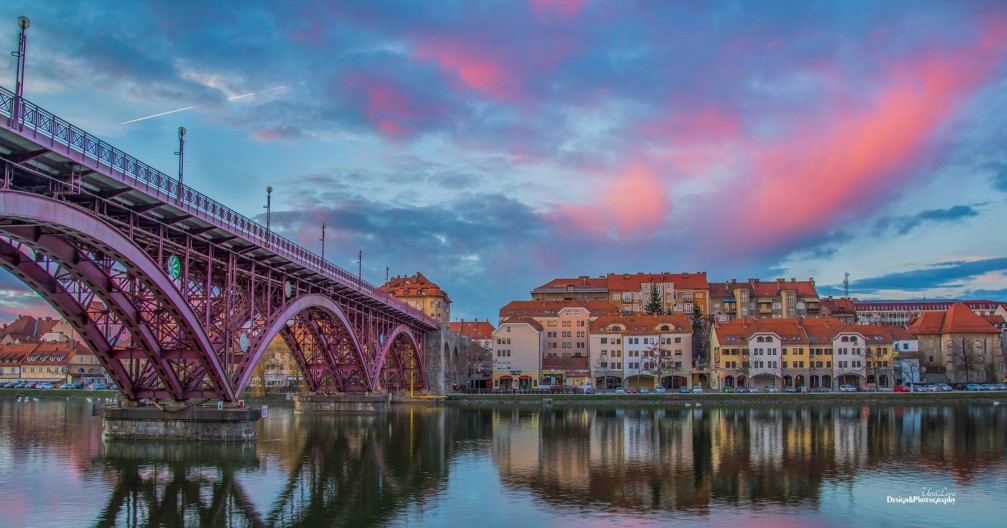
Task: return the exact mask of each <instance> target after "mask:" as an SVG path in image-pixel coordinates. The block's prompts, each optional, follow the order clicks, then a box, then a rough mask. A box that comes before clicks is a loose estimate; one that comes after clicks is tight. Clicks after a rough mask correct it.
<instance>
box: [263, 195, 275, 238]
mask: <svg viewBox="0 0 1007 528" xmlns="http://www.w3.org/2000/svg"><path fill="white" fill-rule="evenodd" d="M272 205H273V186H272V185H267V186H266V205H264V206H263V207H265V208H266V234H267V235H268V234H269V211H270V209H272Z"/></svg>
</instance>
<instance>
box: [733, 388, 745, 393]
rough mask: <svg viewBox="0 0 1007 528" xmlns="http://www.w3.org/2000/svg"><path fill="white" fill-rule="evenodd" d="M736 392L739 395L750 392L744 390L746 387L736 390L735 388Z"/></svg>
mask: <svg viewBox="0 0 1007 528" xmlns="http://www.w3.org/2000/svg"><path fill="white" fill-rule="evenodd" d="M734 392H736V393H738V394H743V393H746V392H748V391H747V390H745V388H744V387H735V388H734Z"/></svg>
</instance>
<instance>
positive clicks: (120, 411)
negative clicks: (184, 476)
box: [101, 407, 262, 442]
mask: <svg viewBox="0 0 1007 528" xmlns="http://www.w3.org/2000/svg"><path fill="white" fill-rule="evenodd" d="M101 417H102V421H103V422H104V428H103V432H102V436H103V437H104V438H106V439H129V440H187V441H192V440H197V441H199V440H207V441H218V442H248V441H254V440H255V439H256V436H257V432H256V429H257V425H258V421H259V418H261V417H262V411H260V410H259V409H252V408H240V409H222V410H217V409H216V408H213V407H189V408H187V409H182V410H179V411H174V412H173V411H171V410H163V411H162V410H160V409H157V408H156V407H103V408H102V409H101Z"/></svg>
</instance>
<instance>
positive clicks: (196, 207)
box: [0, 86, 437, 326]
mask: <svg viewBox="0 0 1007 528" xmlns="http://www.w3.org/2000/svg"><path fill="white" fill-rule="evenodd" d="M14 103H15V94H14V92H11V91H10V90H8V89H7V88H5V87H3V86H0V115H3V116H5V117H7V120H5V121H9V126H10V128H14V129H17V128H19V127H22V126H23V127H24V128H27V129H29V130H31V131H32V132H33V134H34V136H35V138H36V139H37V138H38V136H42V137H44V138H46V139H48V140H49V141H50V142H51V146H55V145H56V144H59V145H62V146H64V147H66V148H67V149H68V150H71V151H74V152H77V153H78V154H80V155H82V156H84V157H85V158H89V159H91V160H93V161H95V162H96V163H97V164H99V165H104V166H105V167H107V169H108V174H109V175H110V176H113V177H119V178H122V180H123V181H124V182H128V180H132V184H133V186H134V187H136V188H138V189H139V188H142V190H144V191H149V190H154V191H159V192H160V193H162V194H163V195H164V196H165V197H167V198H168V199H167V200H165V202H166V203H168V204H170V205H173V206H175V207H179V208H183V207H184V208H187V209H189V210H190V211H192V212H196V213H197V215H198V216H199V217H201V218H203V219H209V220H211V221H212V223H215V224H217V225H220V226H223V227H226V228H227V229H228V230H230V231H231V232H232V233H234V234H236V235H239V236H242V237H244V238H245V239H246V240H248V241H249V242H255V243H258V244H260V245H261V246H262V247H264V248H266V249H268V250H270V251H272V252H273V253H276V254H277V255H279V256H282V257H285V258H287V259H289V260H291V261H292V262H296V263H298V264H300V265H302V266H304V267H306V268H308V269H310V270H312V271H314V272H316V273H319V274H321V275H324V276H328V277H329V278H332V279H335V280H336V281H337V282H339V283H341V284H342V285H344V286H346V287H349V288H352V289H355V290H357V291H360V292H362V293H366V294H368V295H370V296H371V297H373V298H376V299H378V300H381V301H383V302H384V303H386V304H388V305H389V306H393V307H395V308H398V309H399V310H402V311H403V312H406V313H408V314H411V315H412V316H413V317H417V318H419V319H421V320H424V321H427V322H428V323H429V324H431V325H435V326H436V324H437V323H436V321H435V320H434V319H433V318H431V317H429V316H428V315H426V314H424V313H423V312H422V311H420V310H418V309H416V308H414V307H412V306H410V305H409V304H408V303H406V302H403V301H401V300H399V299H397V298H396V297H394V296H393V295H391V294H389V293H387V292H385V291H383V290H381V289H380V288H378V287H377V286H375V285H373V284H371V283H369V282H367V281H365V280H362V279H361V278H360V277H358V276H355V275H353V274H352V273H350V272H349V271H346V270H345V269H343V268H340V267H339V266H336V265H335V264H332V263H331V262H328V261H325V260H322V258H321V257H319V256H318V255H316V254H315V253H314V252H312V251H310V250H308V249H306V248H304V247H302V246H300V245H299V244H296V243H294V242H293V241H291V240H289V239H287V238H284V237H282V236H279V235H277V234H276V233H273V232H271V231H267V230H266V228H265V226H263V225H262V224H259V223H257V222H255V221H253V220H251V219H250V218H248V217H246V216H244V215H242V214H240V213H238V212H237V211H235V210H233V209H231V208H230V207H227V206H225V205H223V204H221V203H220V202H217V201H216V200H214V199H212V198H210V197H209V196H207V195H205V194H203V193H201V192H199V191H197V190H195V189H193V188H192V187H189V186H187V185H180V184H179V182H178V180H176V179H174V178H172V177H170V176H168V175H167V174H165V173H163V172H161V171H159V170H157V169H155V168H153V167H151V166H150V165H147V164H146V163H144V162H142V161H140V160H138V159H136V158H134V157H133V156H130V155H129V154H126V153H125V152H123V151H121V150H119V149H117V148H115V147H113V146H112V145H110V144H108V143H106V142H104V141H102V140H100V139H98V137H97V136H95V135H94V134H89V133H88V132H87V131H86V130H83V129H81V128H80V127H77V126H74V125H73V124H72V123H70V122H68V121H66V120H64V119H62V118H60V117H58V116H56V115H55V114H53V113H52V112H49V111H47V110H45V109H44V108H42V107H40V106H38V105H36V104H34V103H32V102H30V101H27V100H25V99H21V100H20V102H19V103H18V108H17V110H18V111H17V113H18V114H19V116H14V114H15V108H14ZM54 152H56V151H54ZM152 197H153V198H157V199H159V200H160V199H161V197H159V196H152Z"/></svg>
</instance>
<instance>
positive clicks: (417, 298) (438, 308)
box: [381, 272, 451, 324]
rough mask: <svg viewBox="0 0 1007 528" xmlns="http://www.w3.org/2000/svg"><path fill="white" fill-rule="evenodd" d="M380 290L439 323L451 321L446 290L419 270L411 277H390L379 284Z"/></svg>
mask: <svg viewBox="0 0 1007 528" xmlns="http://www.w3.org/2000/svg"><path fill="white" fill-rule="evenodd" d="M381 290H382V291H385V292H388V293H390V294H392V295H394V296H395V297H396V298H398V299H399V300H401V301H404V302H406V303H407V304H409V305H410V306H412V307H413V308H416V309H417V310H420V311H422V312H423V313H425V314H427V315H429V316H430V317H433V318H434V319H437V320H438V321H440V322H441V324H448V323H449V322H451V299H450V298H449V297H448V294H447V292H445V291H444V290H442V289H441V288H440V287H439V286H437V285H436V284H434V283H433V282H430V279H428V278H426V277H424V276H423V274H422V273H420V272H416V275H413V276H411V277H392V279H391V280H389V281H388V282H386V283H385V284H383V285H382V286H381Z"/></svg>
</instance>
